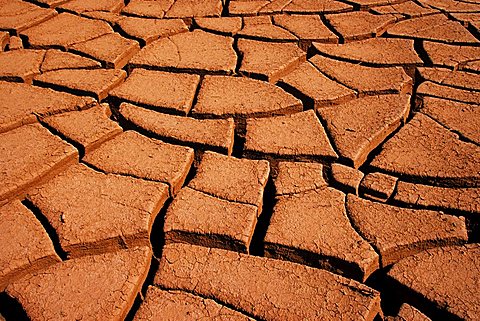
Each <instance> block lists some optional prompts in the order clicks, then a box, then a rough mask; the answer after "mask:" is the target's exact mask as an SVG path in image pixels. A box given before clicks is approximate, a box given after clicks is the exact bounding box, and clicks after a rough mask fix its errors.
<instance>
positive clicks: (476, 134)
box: [421, 97, 480, 145]
mask: <svg viewBox="0 0 480 321" xmlns="http://www.w3.org/2000/svg"><path fill="white" fill-rule="evenodd" d="M421 112H422V113H424V114H426V115H428V116H430V117H432V118H433V119H435V120H436V121H437V122H439V123H440V124H442V125H443V126H445V127H447V128H448V129H450V130H451V131H454V132H456V133H458V134H459V135H461V136H462V137H464V138H466V139H468V140H470V141H472V142H474V143H476V144H479V145H480V108H479V106H478V105H471V104H464V103H460V102H454V101H450V100H445V99H439V98H433V97H424V98H423V104H422V109H421Z"/></svg>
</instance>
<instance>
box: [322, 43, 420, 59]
mask: <svg viewBox="0 0 480 321" xmlns="http://www.w3.org/2000/svg"><path fill="white" fill-rule="evenodd" d="M313 46H314V47H315V49H316V50H317V51H318V52H320V53H321V54H322V55H325V56H327V57H333V58H336V59H342V60H347V61H352V62H360V63H365V64H370V65H381V66H399V65H406V66H410V65H418V64H422V63H423V62H422V60H421V59H420V57H419V56H418V55H417V53H416V52H415V50H414V48H413V40H407V39H396V38H373V39H367V40H361V41H355V42H349V43H346V44H321V43H318V42H314V43H313Z"/></svg>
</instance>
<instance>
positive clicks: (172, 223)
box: [164, 187, 260, 253]
mask: <svg viewBox="0 0 480 321" xmlns="http://www.w3.org/2000/svg"><path fill="white" fill-rule="evenodd" d="M259 214H260V213H259V212H258V208H257V207H256V206H254V205H250V204H243V203H236V202H232V201H227V200H223V199H220V198H217V197H214V196H210V195H208V194H205V193H202V192H199V191H196V190H194V189H191V188H189V187H185V188H183V189H182V190H181V191H180V192H179V193H178V195H177V196H176V197H175V199H174V200H173V202H172V204H171V205H170V206H169V208H168V210H167V213H166V216H165V225H164V232H165V240H166V242H167V243H172V242H181V243H191V244H196V245H201V246H207V247H215V248H223V249H227V250H232V251H237V252H243V253H248V251H249V247H250V242H251V239H252V235H253V232H254V229H255V225H256V223H257V216H258V215H259Z"/></svg>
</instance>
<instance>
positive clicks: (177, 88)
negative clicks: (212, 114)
mask: <svg viewBox="0 0 480 321" xmlns="http://www.w3.org/2000/svg"><path fill="white" fill-rule="evenodd" d="M199 82H200V76H198V75H191V74H186V73H170V72H164V71H154V70H146V69H134V70H133V72H131V73H130V76H129V77H128V78H127V80H126V81H125V82H124V83H123V84H122V85H120V86H119V87H117V88H115V89H114V90H113V91H112V92H110V96H111V97H114V98H116V99H118V100H122V101H127V102H131V103H136V104H142V105H146V106H149V107H150V108H153V109H156V110H159V111H167V112H170V113H174V114H179V115H187V114H188V113H189V112H190V109H191V108H192V103H193V99H194V96H195V92H196V90H197V87H198V84H199Z"/></svg>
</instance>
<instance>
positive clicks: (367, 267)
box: [264, 187, 379, 281]
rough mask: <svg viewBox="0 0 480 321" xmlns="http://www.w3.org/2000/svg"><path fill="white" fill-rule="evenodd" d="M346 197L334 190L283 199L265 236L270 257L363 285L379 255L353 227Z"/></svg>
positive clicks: (328, 189) (322, 190)
mask: <svg viewBox="0 0 480 321" xmlns="http://www.w3.org/2000/svg"><path fill="white" fill-rule="evenodd" d="M344 202H345V194H343V193H342V192H340V191H337V190H335V189H333V188H331V187H326V188H322V189H317V190H313V191H308V192H304V193H300V194H293V195H288V196H280V197H278V198H277V202H276V204H275V207H274V209H273V214H272V218H271V219H270V225H269V226H268V230H267V234H266V236H265V241H264V242H265V251H266V253H267V255H268V256H270V257H273V258H281V259H287V260H291V261H293V262H297V263H300V264H306V265H310V266H313V267H319V268H323V269H327V270H330V271H332V272H335V273H338V274H342V275H345V276H347V277H350V278H355V279H357V280H361V281H364V280H365V279H367V278H368V276H369V275H370V274H371V273H373V272H374V271H375V270H377V269H378V267H379V261H378V255H377V253H375V251H374V250H373V248H372V247H371V246H370V245H369V244H368V243H367V242H366V241H365V240H363V239H362V237H361V236H360V235H358V234H357V232H356V231H355V230H354V229H353V227H352V226H351V225H350V222H349V219H348V217H347V214H346V212H345V206H344Z"/></svg>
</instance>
